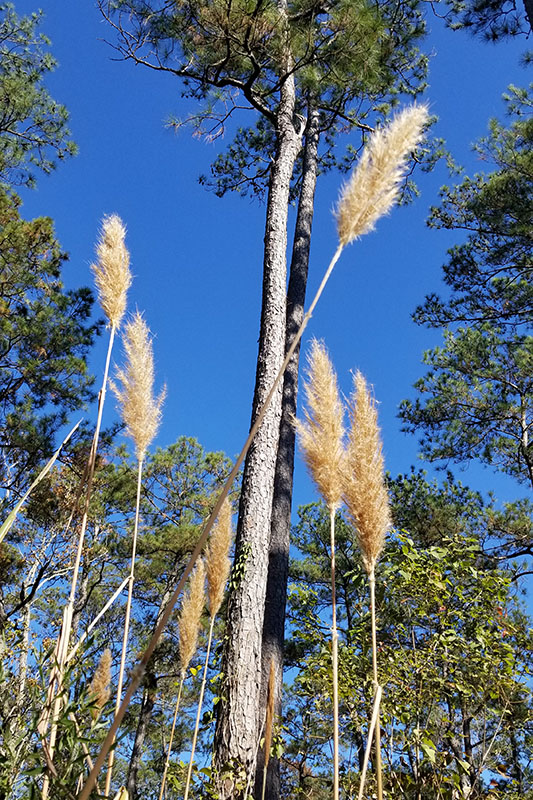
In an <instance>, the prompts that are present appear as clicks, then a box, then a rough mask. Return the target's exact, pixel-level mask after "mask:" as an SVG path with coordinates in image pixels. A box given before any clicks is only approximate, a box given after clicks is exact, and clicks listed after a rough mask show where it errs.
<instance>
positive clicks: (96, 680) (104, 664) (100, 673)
mask: <svg viewBox="0 0 533 800" xmlns="http://www.w3.org/2000/svg"><path fill="white" fill-rule="evenodd" d="M111 661H112V658H111V650H109V648H106V649H105V650H104V652H103V653H102V655H101V657H100V661H99V662H98V666H97V667H96V670H95V672H94V675H93V679H92V681H91V685H90V687H89V690H90V693H91V695H92V696H93V698H94V705H93V706H92V708H91V716H92V718H93V719H98V717H99V716H100V712H101V710H102V708H103V706H104V705H105V704H106V703H107V701H108V700H109V695H110V691H109V684H110V683H111Z"/></svg>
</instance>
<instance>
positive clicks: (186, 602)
mask: <svg viewBox="0 0 533 800" xmlns="http://www.w3.org/2000/svg"><path fill="white" fill-rule="evenodd" d="M204 584H205V565H204V560H203V558H200V559H199V560H198V561H197V562H196V566H195V568H194V570H193V572H192V574H191V578H190V581H189V588H188V590H187V591H185V592H184V595H183V600H182V603H181V609H180V613H179V623H178V624H179V643H178V649H179V656H180V671H181V675H180V684H179V689H178V696H177V699H176V705H175V708H174V718H173V720H172V727H171V729H170V739H169V742H168V749H167V757H166V761H165V767H164V769H163V777H162V778H161V787H160V789H159V800H162V798H163V795H164V792H165V784H166V780H167V773H168V766H169V764H170V755H171V752H172V743H173V741H174V731H175V729H176V721H177V719H178V711H179V707H180V700H181V692H182V689H183V684H184V681H185V675H186V672H187V668H188V666H189V664H190V663H191V659H192V657H193V655H194V653H195V651H196V648H197V646H198V633H199V630H200V620H201V618H202V612H203V610H204V605H205V593H204ZM188 784H189V782H187V789H186V791H188Z"/></svg>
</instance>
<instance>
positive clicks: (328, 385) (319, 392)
mask: <svg viewBox="0 0 533 800" xmlns="http://www.w3.org/2000/svg"><path fill="white" fill-rule="evenodd" d="M304 390H305V394H306V400H307V408H306V409H305V411H304V418H305V422H303V423H302V422H298V421H296V428H297V430H298V431H299V434H300V445H301V447H302V450H303V454H304V459H305V462H306V464H307V468H308V470H309V472H310V473H311V476H312V478H313V480H314V481H315V483H316V485H317V487H318V491H319V492H320V494H321V495H322V497H323V498H324V501H325V503H326V505H327V506H328V509H329V515H330V548H331V661H332V673H333V676H332V677H333V797H334V800H338V797H339V679H338V673H339V667H338V660H339V659H338V638H339V637H338V631H337V605H336V595H335V513H336V511H337V509H338V508H339V506H340V504H341V500H342V465H343V462H344V446H343V437H344V425H343V407H342V403H341V401H340V398H339V391H338V388H337V377H336V375H335V372H334V370H333V367H332V365H331V362H330V360H329V357H328V354H327V351H326V348H325V347H324V345H323V344H321V343H319V342H317V341H316V340H315V339H314V340H313V341H312V342H311V354H310V356H309V368H308V381H307V383H305V384H304Z"/></svg>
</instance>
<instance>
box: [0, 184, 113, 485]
mask: <svg viewBox="0 0 533 800" xmlns="http://www.w3.org/2000/svg"><path fill="white" fill-rule="evenodd" d="M19 206H20V201H19V200H18V198H17V197H16V196H14V195H11V194H6V193H5V192H0V275H1V281H0V353H1V355H0V385H1V389H0V400H1V403H2V414H1V416H0V446H1V448H2V462H1V464H0V485H1V486H2V487H4V488H8V487H10V488H17V489H19V488H21V487H22V486H23V485H24V482H26V481H27V480H28V478H29V477H30V475H31V472H32V470H33V469H35V467H36V465H37V464H38V463H39V461H41V460H42V459H43V458H44V457H47V456H50V455H51V453H52V452H53V449H54V444H55V434H56V432H57V431H58V430H59V429H60V428H61V427H62V426H63V425H64V424H65V423H66V422H67V419H68V416H69V414H70V413H71V412H72V411H74V410H76V409H78V408H80V406H81V405H82V404H83V402H84V401H85V400H87V399H88V398H90V397H91V396H92V395H91V392H90V386H91V384H92V380H93V379H92V377H91V376H90V375H89V373H88V371H87V366H86V357H87V353H88V351H89V348H90V347H91V345H92V343H93V341H94V337H95V334H96V333H97V332H98V330H99V325H98V324H96V325H95V324H90V323H89V321H88V320H89V316H90V313H91V307H92V293H91V292H90V290H89V289H77V290H72V291H68V292H65V291H64V289H63V285H62V283H61V267H62V264H63V262H64V261H65V255H64V254H63V253H62V252H61V251H60V248H59V245H58V243H57V241H56V239H55V236H54V232H53V228H52V223H51V221H50V220H49V219H47V218H38V219H35V220H32V221H26V220H24V219H22V218H21V216H20V214H19Z"/></svg>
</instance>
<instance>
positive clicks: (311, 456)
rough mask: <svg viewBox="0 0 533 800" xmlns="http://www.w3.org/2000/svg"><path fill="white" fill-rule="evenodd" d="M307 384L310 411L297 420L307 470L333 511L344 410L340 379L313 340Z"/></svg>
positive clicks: (338, 484)
mask: <svg viewBox="0 0 533 800" xmlns="http://www.w3.org/2000/svg"><path fill="white" fill-rule="evenodd" d="M307 375H308V381H307V383H306V384H305V385H304V389H305V395H306V399H307V408H306V409H305V411H304V422H299V421H298V420H296V429H297V431H298V433H299V434H300V446H301V448H302V450H303V454H304V458H305V462H306V464H307V468H308V470H309V472H310V473H311V476H312V478H313V480H314V481H315V483H316V485H317V487H318V491H319V492H320V494H321V495H322V497H323V498H324V501H325V502H326V504H327V506H328V508H329V509H330V510H336V509H337V508H338V507H339V506H340V503H341V497H342V478H341V466H342V461H343V456H344V449H343V441H342V440H343V436H344V425H343V407H342V403H341V401H340V399H339V391H338V388H337V376H336V375H335V371H334V369H333V367H332V365H331V362H330V360H329V358H328V354H327V350H326V348H325V347H324V345H323V343H322V342H317V341H316V339H313V341H312V342H311V353H310V355H309V357H308V371H307Z"/></svg>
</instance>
